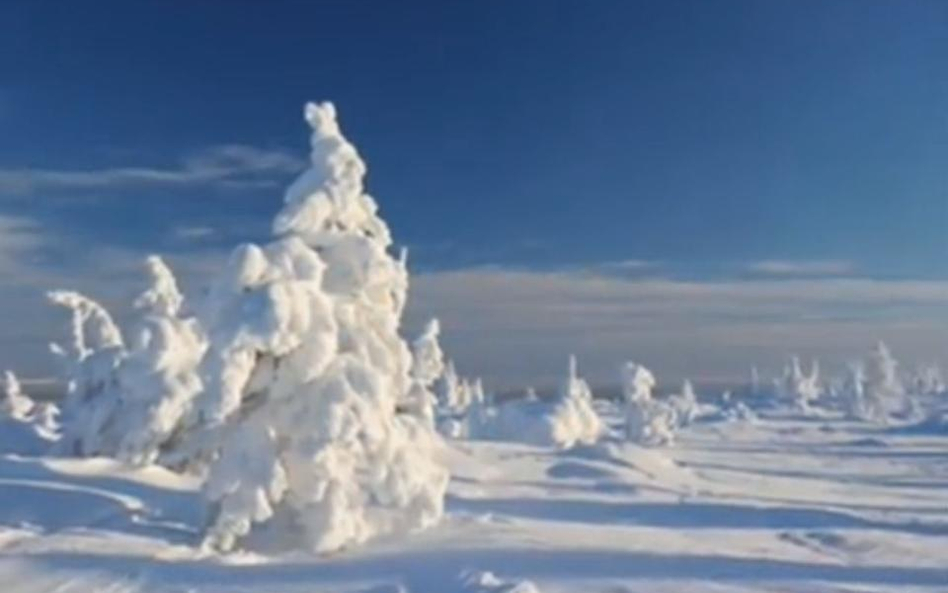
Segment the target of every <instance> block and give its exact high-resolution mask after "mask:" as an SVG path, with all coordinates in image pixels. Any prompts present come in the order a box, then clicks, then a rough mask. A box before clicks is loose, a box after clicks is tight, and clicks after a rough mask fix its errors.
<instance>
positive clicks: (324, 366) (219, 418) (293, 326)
mask: <svg viewBox="0 0 948 593" xmlns="http://www.w3.org/2000/svg"><path fill="white" fill-rule="evenodd" d="M306 119H307V121H308V122H309V124H310V126H311V127H312V129H313V135H312V158H311V165H310V168H309V169H307V170H306V171H304V172H303V173H302V174H301V175H300V177H299V178H298V179H297V180H296V181H295V182H294V183H293V184H292V185H291V186H290V188H289V189H288V190H287V193H286V198H285V205H284V207H283V209H282V211H281V212H280V213H279V214H278V215H277V216H276V219H275V221H274V227H273V230H274V234H275V235H276V239H275V240H274V241H273V242H272V243H270V244H269V245H267V246H265V247H258V246H255V245H245V246H242V247H240V248H238V249H237V250H236V251H235V253H234V255H233V256H232V257H231V260H230V263H229V264H228V265H227V267H226V269H225V271H224V273H223V275H222V277H221V278H220V279H219V280H218V281H217V282H216V284H215V285H214V286H213V287H212V289H211V291H210V294H209V299H208V303H207V306H206V307H205V310H204V312H203V313H202V320H203V322H204V326H205V327H206V329H207V332H208V335H209V349H208V352H207V354H206V356H205V361H204V373H205V378H206V388H205V391H204V394H203V395H202V397H201V398H200V406H199V408H198V410H199V413H198V414H197V420H198V426H199V430H198V432H197V433H196V434H197V435H199V436H196V437H195V438H196V439H197V441H198V442H199V443H200V446H199V447H198V450H200V451H201V452H202V454H203V455H206V456H208V457H209V459H211V465H210V468H209V474H208V479H207V482H206V485H205V488H204V492H205V495H206V497H207V498H208V499H209V500H210V501H211V507H212V512H211V513H210V517H209V522H208V529H207V536H206V541H207V543H208V544H210V545H213V546H216V547H218V548H220V549H225V550H226V549H230V548H232V547H233V546H234V545H235V544H236V543H238V542H239V541H240V540H241V538H244V537H245V536H247V535H248V534H249V533H250V532H251V530H252V529H253V526H254V525H255V524H260V523H264V522H268V521H271V520H272V522H273V524H276V523H279V524H283V525H294V526H296V528H297V529H298V530H299V531H300V533H299V534H298V535H299V536H300V537H301V538H302V540H303V543H304V545H306V546H308V547H309V548H310V549H312V550H314V551H317V552H329V551H333V550H338V549H341V548H345V547H349V546H352V545H356V544H359V543H360V542H363V541H365V540H366V539H368V538H371V537H373V536H375V535H377V534H380V533H385V532H390V531H393V530H397V529H414V528H421V527H425V526H427V525H430V524H432V523H433V522H435V521H436V520H437V519H438V518H439V517H440V515H441V513H442V509H443V501H444V492H445V489H446V487H447V481H448V474H447V471H446V470H445V469H444V468H443V467H442V466H441V465H440V464H439V463H438V462H437V461H436V455H435V449H436V446H437V445H438V438H437V435H436V434H435V433H434V432H433V431H432V430H431V428H430V427H429V426H428V425H427V423H426V422H424V421H423V420H421V419H419V418H418V417H416V416H414V415H412V414H401V413H399V412H398V410H399V408H401V407H403V406H404V405H405V404H406V402H407V399H408V396H409V390H410V386H411V383H412V376H411V375H412V372H411V371H412V368H413V360H412V358H413V357H412V353H411V351H410V349H409V347H408V345H407V344H406V343H405V341H404V340H403V339H402V338H401V337H400V336H399V333H398V330H399V324H400V320H401V314H402V310H403V307H404V304H405V299H406V297H407V288H408V274H407V269H406V265H405V258H404V256H402V257H401V258H398V259H396V258H394V257H392V256H391V255H390V253H389V248H390V246H391V243H392V241H391V237H390V235H389V231H388V227H387V226H386V224H385V222H384V221H383V220H382V219H381V218H379V216H378V214H377V206H376V203H375V201H374V200H373V199H372V198H371V197H369V196H368V195H367V194H365V193H364V191H363V178H364V175H365V172H366V168H365V164H364V163H363V161H362V159H361V158H360V157H359V154H358V152H357V151H356V149H355V147H354V146H353V145H352V144H350V143H349V142H348V141H347V140H346V139H345V138H344V137H343V135H342V134H341V132H340V130H339V127H338V125H337V123H336V111H335V108H334V107H333V106H332V105H331V104H329V103H324V104H318V105H317V104H309V105H307V107H306ZM428 362H430V361H428ZM427 376H428V375H426V377H427Z"/></svg>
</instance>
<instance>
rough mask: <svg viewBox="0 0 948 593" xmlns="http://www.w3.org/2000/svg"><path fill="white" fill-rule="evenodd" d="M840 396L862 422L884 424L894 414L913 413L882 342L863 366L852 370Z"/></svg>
mask: <svg viewBox="0 0 948 593" xmlns="http://www.w3.org/2000/svg"><path fill="white" fill-rule="evenodd" d="M841 395H842V399H843V405H844V407H845V409H846V411H847V412H848V413H849V414H850V415H851V416H853V417H855V418H858V419H861V420H868V421H872V422H880V423H885V422H887V421H888V420H889V419H890V417H891V416H892V415H893V414H903V415H907V414H910V413H911V412H912V403H911V401H909V398H908V397H907V396H906V390H905V385H904V384H903V383H902V379H901V378H900V377H899V373H898V362H897V361H896V360H895V358H894V357H893V356H892V354H891V353H890V352H889V348H888V347H887V346H886V345H885V343H884V342H881V341H880V342H877V343H876V345H875V346H874V347H873V349H872V351H871V352H870V353H869V355H868V356H867V357H866V359H865V361H864V362H861V363H857V364H854V365H852V366H851V367H850V369H849V375H848V376H847V378H846V381H845V383H844V386H843V389H842V393H841Z"/></svg>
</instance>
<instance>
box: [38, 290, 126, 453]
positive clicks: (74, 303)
mask: <svg viewBox="0 0 948 593" xmlns="http://www.w3.org/2000/svg"><path fill="white" fill-rule="evenodd" d="M47 297H48V298H49V300H50V301H51V302H52V303H54V304H56V305H60V306H63V307H66V308H67V309H69V311H70V313H71V324H70V328H71V335H70V337H71V340H70V342H69V344H68V346H65V347H64V346H60V345H59V344H52V345H51V346H50V349H51V350H52V351H53V353H54V354H56V355H58V356H59V357H60V358H61V359H62V361H63V366H64V369H65V379H66V397H65V399H64V401H63V410H62V424H63V426H62V437H61V438H60V440H59V441H58V442H57V444H56V449H57V451H58V452H60V453H62V454H66V455H79V456H91V455H111V454H114V452H115V451H116V450H117V439H118V434H117V431H116V427H115V426H114V425H115V421H116V418H117V415H118V410H119V406H120V388H119V385H118V377H117V373H116V371H117V369H118V367H119V365H121V363H122V361H123V360H124V359H125V356H126V350H125V343H124V341H123V340H122V334H121V332H119V329H118V326H116V325H115V322H114V321H112V316H111V315H109V313H108V311H106V310H105V308H104V307H102V306H101V305H100V304H99V303H97V302H95V301H93V300H92V299H90V298H88V297H85V296H83V295H81V294H79V293H77V292H69V291H54V292H50V293H49V294H48V295H47Z"/></svg>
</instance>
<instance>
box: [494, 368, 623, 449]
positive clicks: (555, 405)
mask: <svg viewBox="0 0 948 593" xmlns="http://www.w3.org/2000/svg"><path fill="white" fill-rule="evenodd" d="M592 400H593V396H592V392H591V390H590V389H589V385H588V384H587V383H586V381H585V380H583V379H582V378H581V377H580V376H579V374H578V372H577V368H576V359H575V358H573V357H570V361H569V373H568V375H567V377H566V380H565V381H564V382H563V384H562V386H561V387H560V390H559V393H558V394H557V397H556V398H555V399H553V400H552V401H543V400H540V399H539V398H537V397H533V398H529V397H527V398H523V399H519V400H515V401H511V402H508V403H505V404H503V405H501V406H498V407H497V408H496V415H495V416H494V417H492V419H491V420H490V423H489V426H488V429H487V431H486V432H488V433H489V435H490V437H491V438H495V439H504V440H514V441H520V442H525V443H530V444H533V445H539V446H543V447H557V448H561V449H566V448H569V447H572V446H574V445H577V444H591V443H594V442H596V441H597V440H598V439H599V437H600V435H601V434H602V432H603V430H604V429H605V427H604V424H603V422H602V420H601V419H600V418H599V415H598V414H597V413H596V410H595V409H594V408H593V405H592Z"/></svg>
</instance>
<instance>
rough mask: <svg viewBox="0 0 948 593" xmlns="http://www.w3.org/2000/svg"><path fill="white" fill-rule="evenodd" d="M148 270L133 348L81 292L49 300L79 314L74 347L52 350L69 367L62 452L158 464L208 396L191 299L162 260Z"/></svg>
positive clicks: (55, 295) (139, 300) (148, 265)
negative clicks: (187, 309)
mask: <svg viewBox="0 0 948 593" xmlns="http://www.w3.org/2000/svg"><path fill="white" fill-rule="evenodd" d="M145 266H146V270H147V272H148V276H149V284H148V286H147V288H146V289H145V291H144V292H143V293H142V294H141V295H140V296H139V297H138V298H137V299H136V301H135V309H136V312H137V319H136V320H135V322H134V324H133V326H132V328H131V331H130V337H131V340H130V342H129V343H128V344H126V343H125V341H124V340H123V338H122V334H121V332H120V331H119V328H118V326H116V325H115V323H114V322H113V321H112V318H111V316H110V315H109V314H108V312H107V311H106V310H105V308H103V307H102V306H101V305H99V304H98V303H96V302H95V301H93V300H91V299H89V298H87V297H84V296H82V295H80V294H78V293H74V292H64V291H57V292H52V293H50V294H49V298H50V300H51V301H52V302H53V303H55V304H58V305H62V306H64V307H67V308H69V309H70V310H71V313H72V342H71V344H70V347H69V349H66V348H63V347H61V346H58V345H57V346H54V348H53V350H54V352H56V353H59V354H60V355H61V356H63V357H64V358H65V359H66V365H67V385H68V388H67V396H66V402H65V410H64V412H65V413H64V418H63V422H64V423H63V438H62V439H61V440H60V442H59V449H60V451H61V452H63V453H66V454H73V455H83V456H91V455H107V456H112V457H117V458H118V459H121V460H123V461H125V462H128V463H132V464H136V465H146V464H149V463H152V462H154V461H156V460H157V459H158V458H159V456H160V455H161V453H162V452H163V450H165V449H166V448H167V447H168V446H170V444H171V443H170V441H171V440H172V438H173V437H174V436H175V433H176V431H177V430H178V429H179V428H180V426H181V422H182V419H183V418H184V417H185V415H186V413H187V412H188V410H189V408H190V405H191V403H192V401H193V400H194V398H195V396H196V395H197V394H198V392H200V391H201V388H202V384H201V381H200V379H199V378H198V375H197V366H198V363H199V362H200V360H201V356H202V355H203V353H204V349H205V341H204V338H203V335H202V332H201V330H200V328H199V327H198V325H197V321H196V320H195V319H193V318H189V317H187V318H186V317H181V316H180V313H181V306H182V303H183V301H184V299H183V297H182V296H181V293H180V291H179V290H178V287H177V284H176V282H175V279H174V275H173V274H172V273H171V270H170V269H169V268H168V267H167V265H165V263H164V262H163V261H162V260H161V258H159V257H157V256H151V257H149V258H147V259H146V260H145Z"/></svg>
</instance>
